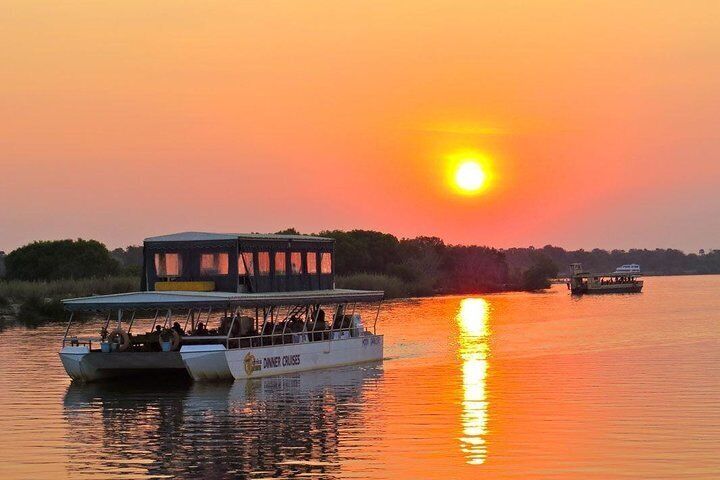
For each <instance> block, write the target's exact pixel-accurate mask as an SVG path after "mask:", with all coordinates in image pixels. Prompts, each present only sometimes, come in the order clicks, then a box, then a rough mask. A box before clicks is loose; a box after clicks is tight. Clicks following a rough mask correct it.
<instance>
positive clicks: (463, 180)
mask: <svg viewBox="0 0 720 480" xmlns="http://www.w3.org/2000/svg"><path fill="white" fill-rule="evenodd" d="M486 181H487V174H486V173H485V171H484V170H483V167H482V165H480V162H478V161H477V160H474V159H468V160H464V161H462V162H461V163H460V164H459V165H458V166H457V168H456V170H455V186H456V187H457V188H458V190H460V191H461V192H465V193H476V192H479V191H480V190H482V188H483V187H484V186H485V182H486Z"/></svg>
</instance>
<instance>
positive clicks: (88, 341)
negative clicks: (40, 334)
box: [62, 336, 100, 350]
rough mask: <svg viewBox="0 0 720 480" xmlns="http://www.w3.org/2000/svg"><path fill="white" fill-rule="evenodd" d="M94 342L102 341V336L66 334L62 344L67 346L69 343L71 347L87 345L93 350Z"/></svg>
mask: <svg viewBox="0 0 720 480" xmlns="http://www.w3.org/2000/svg"><path fill="white" fill-rule="evenodd" d="M93 342H95V343H98V342H100V338H99V337H67V336H65V337H64V338H63V343H62V346H63V347H65V346H66V345H69V346H71V347H84V346H87V347H88V348H89V349H90V350H92V344H93Z"/></svg>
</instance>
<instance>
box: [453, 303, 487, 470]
mask: <svg viewBox="0 0 720 480" xmlns="http://www.w3.org/2000/svg"><path fill="white" fill-rule="evenodd" d="M489 314H490V305H489V304H488V302H487V300H485V299H483V298H466V299H464V300H462V301H461V302H460V310H459V311H458V314H457V321H458V324H459V327H460V351H459V353H460V356H461V358H462V362H463V364H462V380H463V402H462V405H463V410H462V432H463V436H462V437H461V438H460V444H461V449H462V451H463V452H464V453H465V455H466V456H467V463H469V464H472V465H480V464H482V463H485V460H486V458H487V445H486V436H487V412H488V402H487V395H486V380H487V371H488V361H487V356H488V343H487V340H488V337H489V334H490V329H489V326H488V317H489Z"/></svg>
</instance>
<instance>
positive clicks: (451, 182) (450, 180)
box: [445, 150, 496, 197]
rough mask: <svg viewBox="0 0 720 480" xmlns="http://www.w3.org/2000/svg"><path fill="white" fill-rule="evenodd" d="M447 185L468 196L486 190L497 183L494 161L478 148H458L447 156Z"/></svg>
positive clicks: (456, 192)
mask: <svg viewBox="0 0 720 480" xmlns="http://www.w3.org/2000/svg"><path fill="white" fill-rule="evenodd" d="M445 162H446V163H445V175H446V177H445V178H446V179H447V185H448V186H449V188H450V189H451V190H452V191H453V192H454V193H455V194H458V195H463V196H467V197H471V196H476V195H479V194H481V193H484V192H486V191H487V190H489V189H490V188H491V187H492V186H493V185H494V184H495V177H496V175H495V169H494V168H493V164H494V162H493V161H492V160H491V158H490V157H489V156H488V155H485V154H484V153H481V152H478V151H476V150H457V151H455V152H453V153H450V154H448V155H447V156H446V157H445Z"/></svg>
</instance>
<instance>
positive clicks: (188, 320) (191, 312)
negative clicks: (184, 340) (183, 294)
mask: <svg viewBox="0 0 720 480" xmlns="http://www.w3.org/2000/svg"><path fill="white" fill-rule="evenodd" d="M190 318H192V319H193V323H195V314H194V313H193V309H192V308H191V309H189V310H188V314H187V317H186V318H185V326H184V327H183V330H185V331H187V326H188V323H189V322H190Z"/></svg>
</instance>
